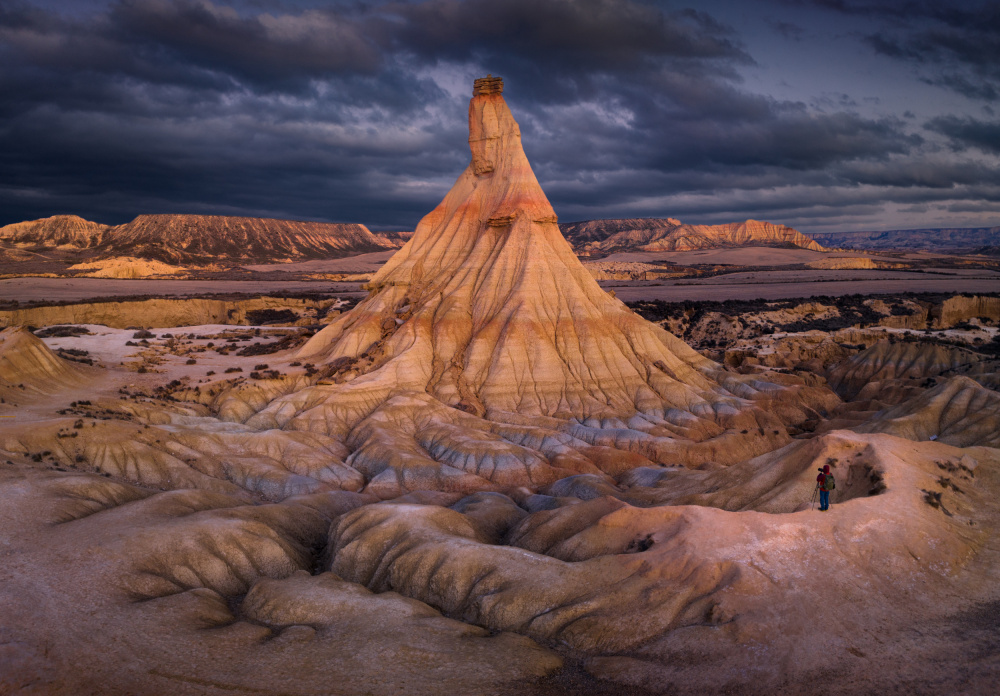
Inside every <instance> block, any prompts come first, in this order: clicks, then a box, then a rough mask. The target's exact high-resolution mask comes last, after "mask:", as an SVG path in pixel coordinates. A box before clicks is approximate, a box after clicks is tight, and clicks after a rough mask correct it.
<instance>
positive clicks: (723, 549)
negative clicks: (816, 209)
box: [0, 80, 1000, 696]
mask: <svg viewBox="0 0 1000 696" xmlns="http://www.w3.org/2000/svg"><path fill="white" fill-rule="evenodd" d="M477 91H478V92H482V94H479V95H477V96H475V97H474V98H473V100H472V103H471V105H470V146H471V148H472V154H473V157H472V164H471V165H470V167H469V169H468V170H467V171H466V172H465V173H463V174H462V176H461V177H460V178H459V180H458V182H457V183H456V185H455V187H454V189H453V190H452V191H451V192H450V193H449V194H448V196H447V197H446V198H445V200H444V201H443V202H442V204H441V205H440V206H439V207H438V208H436V209H435V210H434V211H433V212H432V213H431V214H430V215H428V216H427V217H426V218H425V219H424V220H423V221H422V222H421V224H420V225H419V226H418V229H417V232H416V233H415V234H414V236H413V238H412V239H411V240H410V241H409V242H408V243H407V244H406V245H405V246H404V247H403V248H402V249H401V250H400V251H399V252H398V253H397V254H396V256H394V257H393V258H392V259H391V260H390V261H389V263H387V264H386V266H385V267H384V268H383V269H382V270H381V271H379V273H377V274H376V275H375V277H374V278H373V279H372V281H371V283H370V288H371V289H370V295H369V297H368V298H367V299H366V300H365V301H363V302H362V303H361V304H359V305H358V306H357V307H356V308H355V309H354V310H352V311H350V312H348V313H346V314H343V315H340V316H338V317H337V318H336V319H335V320H334V321H333V322H332V323H331V324H330V325H329V326H328V327H327V328H326V329H324V330H323V331H321V332H320V333H318V334H317V335H316V336H314V337H313V338H312V340H311V341H310V342H309V343H307V344H306V345H305V346H304V347H303V348H302V349H300V350H299V351H298V352H297V353H295V354H291V353H289V352H284V353H279V354H272V355H268V356H266V358H259V359H257V358H245V359H244V360H247V361H249V362H248V363H247V364H249V365H252V364H254V363H255V362H257V360H261V361H262V362H266V363H268V364H269V367H270V368H273V369H275V370H276V372H275V373H273V374H270V373H268V372H267V369H266V368H263V367H261V368H260V370H262V371H263V373H262V374H258V376H257V377H256V378H251V377H249V376H248V375H245V374H244V376H242V377H240V376H237V377H236V378H235V379H232V380H230V379H229V377H230V376H229V375H215V376H214V377H213V378H209V377H208V376H207V373H205V372H200V373H198V374H199V375H205V379H206V380H207V381H202V380H193V379H186V378H185V379H182V378H179V377H178V378H177V379H176V380H175V381H174V382H173V383H172V384H173V385H174V386H172V387H170V388H169V389H168V390H167V391H166V392H162V391H159V392H158V391H155V390H156V389H157V388H158V387H162V386H163V385H164V383H165V382H166V380H167V378H168V377H169V376H177V375H178V374H180V373H179V370H181V369H182V368H183V367H184V364H183V357H180V358H179V359H180V361H181V362H180V364H179V365H178V366H176V367H174V368H171V369H172V370H173V371H172V372H169V373H168V374H143V375H138V374H136V373H134V372H128V371H126V368H125V367H121V366H118V365H117V362H116V361H117V359H116V360H111V359H110V356H112V355H119V356H121V357H126V356H128V355H130V353H129V349H128V348H124V349H123V348H122V347H121V343H117V344H116V345H115V347H114V351H112V350H111V349H110V348H107V349H105V351H104V352H102V353H101V355H103V356H104V357H103V358H102V361H103V362H104V363H106V364H108V367H107V368H98V367H84V366H77V365H75V364H72V363H67V362H66V361H64V360H62V359H61V358H58V357H57V356H55V355H54V354H53V352H52V351H51V350H50V349H49V348H48V347H47V346H46V344H45V343H44V342H43V341H41V340H39V339H37V338H36V337H35V336H33V335H31V334H29V333H27V332H25V331H23V330H14V329H8V330H6V331H4V332H3V333H0V379H2V380H4V381H3V382H2V384H13V382H14V381H16V379H19V378H22V377H24V376H29V377H30V379H28V378H25V382H26V384H25V389H23V390H22V389H20V388H19V387H18V386H17V385H16V384H15V385H14V386H12V387H10V388H11V389H12V390H16V391H11V392H5V394H8V393H9V394H10V395H11V396H12V397H16V399H17V400H18V401H17V403H16V404H12V403H11V401H10V399H7V398H6V397H5V401H4V402H3V403H0V415H4V416H8V415H10V416H13V418H10V419H6V418H5V419H0V549H2V554H3V558H4V562H3V563H2V564H0V616H3V621H0V667H2V668H0V693H2V694H6V693H16V694H19V696H20V695H22V694H23V695H29V694H31V695H35V694H38V695H41V694H44V695H45V696H62V695H67V696H69V695H74V696H75V695H77V694H97V693H100V694H109V695H114V696H117V695H118V694H121V695H123V696H124V695H125V694H166V693H169V694H206V695H212V696H216V695H218V694H232V693H248V694H329V693H337V694H358V695H359V696H360V695H361V694H394V693H408V694H428V695H430V694H440V693H461V694H497V695H498V696H499V695H500V694H512V693H517V694H534V693H537V694H567V693H588V692H596V693H602V691H601V690H602V689H603V692H606V693H627V689H629V688H633V687H634V688H637V689H645V690H646V692H645V693H655V694H660V693H669V694H703V693H706V692H709V693H711V692H730V693H750V694H757V693H760V694H771V693H796V694H798V693H805V694H809V693H816V694H819V693H822V694H924V693H926V694H930V693H935V694H937V693H960V692H966V693H989V692H990V690H991V689H992V688H993V686H994V683H995V675H996V674H997V670H998V669H1000V657H998V656H997V655H998V654H997V651H996V649H995V646H996V633H995V627H992V628H991V626H992V625H991V624H989V623H988V621H987V620H986V618H984V617H989V616H990V613H989V612H990V607H994V606H995V605H996V602H997V601H998V599H1000V597H998V596H997V590H996V582H995V578H996V575H997V572H998V570H1000V546H998V545H997V543H996V541H995V534H994V531H995V530H996V529H997V526H998V524H1000V504H998V502H997V501H998V500H1000V449H997V445H998V444H1000V443H997V441H996V432H997V431H998V430H1000V423H998V420H997V414H998V411H1000V405H998V404H997V393H996V392H994V391H991V390H989V389H986V388H984V387H983V386H981V385H979V384H977V383H975V382H973V381H971V380H969V379H966V378H965V377H961V376H958V377H953V376H950V373H949V372H948V370H950V369H953V367H960V366H961V364H962V359H964V357H963V356H958V357H955V356H953V355H950V354H949V355H938V354H937V353H933V352H928V351H926V348H927V346H924V347H919V346H918V347H917V349H916V353H915V354H913V355H911V354H910V353H909V352H906V351H904V352H902V353H900V354H899V355H896V354H895V353H893V352H892V351H891V350H890V351H888V352H885V353H884V354H883V353H879V352H878V351H875V352H873V353H871V354H869V355H868V356H866V358H865V359H864V360H863V361H861V362H860V363H850V361H848V362H849V363H850V364H848V365H847V366H846V367H844V368H843V369H840V368H838V367H837V366H835V365H831V370H832V371H831V375H832V374H838V375H839V374H842V375H843V376H842V377H841V378H840V381H839V382H837V386H838V388H841V389H842V391H843V393H844V394H845V395H848V394H853V393H854V392H855V391H857V392H858V393H860V391H863V390H864V386H863V385H861V383H862V382H867V383H872V382H877V381H891V380H915V379H926V378H927V376H928V375H929V374H930V373H931V372H934V373H935V374H936V375H937V376H938V377H939V378H941V379H942V380H943V381H942V383H941V384H939V385H938V386H937V387H935V388H933V389H930V390H927V391H924V392H923V393H921V394H920V395H918V396H917V397H916V398H915V399H910V400H907V401H905V402H904V403H901V404H899V405H898V406H895V407H891V408H889V409H886V410H883V411H881V412H878V413H867V414H866V415H859V414H860V413H861V411H850V409H851V408H853V407H854V406H855V405H857V404H858V403H860V402H851V403H848V404H845V403H842V402H841V400H840V399H839V398H838V397H837V396H836V395H835V394H834V393H833V392H832V391H831V390H830V389H829V387H828V386H826V384H825V383H824V382H823V380H822V378H820V377H818V376H816V375H815V374H812V375H808V376H804V375H801V374H791V373H788V374H782V373H780V372H776V371H773V370H769V369H767V368H760V369H759V370H758V371H755V372H748V373H747V374H738V373H735V372H731V371H726V370H724V369H723V368H722V366H720V365H718V364H716V363H713V362H711V361H709V360H707V359H705V358H703V357H701V356H700V355H699V354H697V353H695V352H694V351H693V350H691V349H690V348H689V347H688V346H686V345H685V344H684V343H683V342H681V341H679V340H678V339H676V338H674V337H673V336H671V335H670V334H669V333H667V332H665V331H663V330H662V329H659V328H658V327H656V326H654V325H652V324H649V323H647V322H645V321H643V320H642V319H640V318H639V317H637V316H636V315H634V314H632V313H631V312H630V311H628V310H627V308H625V307H624V306H623V305H622V304H621V303H620V302H618V301H617V300H615V299H613V298H612V297H610V296H609V295H607V294H606V293H604V292H603V291H602V290H601V289H600V288H599V287H598V286H597V284H596V282H595V281H594V280H593V278H592V277H591V276H590V275H589V273H588V272H587V271H586V270H585V269H584V268H583V266H582V265H581V264H580V263H579V262H578V261H577V259H576V258H575V256H574V255H573V254H572V252H571V250H570V248H569V245H568V244H567V243H566V241H565V240H564V239H563V237H562V236H561V235H560V234H559V232H558V229H557V227H556V225H555V216H554V215H553V214H552V210H551V208H550V206H549V205H548V202H547V201H546V199H545V197H544V194H543V193H542V192H541V190H540V188H539V187H538V184H537V182H536V181H535V178H534V176H533V174H532V173H531V170H530V167H529V166H528V164H527V161H526V160H525V158H524V155H523V152H522V150H521V147H520V139H519V135H518V132H517V125H516V123H514V121H513V118H512V117H511V116H510V113H509V111H508V110H507V108H506V105H505V104H504V102H503V99H502V97H501V96H500V95H499V93H497V89H496V82H495V81H490V80H487V81H484V82H482V83H479V84H477ZM161 309H162V308H161ZM827 310H828V308H827V307H826V306H825V305H819V304H816V305H814V306H812V307H809V308H806V309H804V310H802V311H809V312H812V313H813V314H816V313H817V312H825V311H827ZM163 311H166V310H165V309H164V310H163ZM94 328H96V327H94ZM206 330H207V329H200V330H199V333H203V332H204V331H206ZM127 336H128V333H127V332H123V334H122V335H121V336H119V337H118V339H116V340H122V339H123V338H124V337H127ZM113 339H115V336H111V335H108V336H104V335H93V336H88V335H83V336H80V337H79V338H76V339H65V338H63V339H51V340H53V341H55V340H59V341H60V344H61V345H65V343H62V342H67V343H68V341H69V340H73V342H74V343H73V345H75V346H78V347H79V348H81V349H87V348H88V347H90V348H93V349H95V353H96V347H97V346H98V345H104V344H107V343H108V342H109V341H112V340H113ZM162 340H163V339H159V338H158V339H153V341H154V343H155V342H158V341H159V342H162ZM205 340H207V339H205ZM88 341H93V343H88ZM157 345H159V343H158V344H157ZM907 345H909V344H907ZM131 350H132V351H135V353H136V354H139V355H141V354H142V353H143V352H144V351H147V349H146V348H143V347H141V346H135V347H132V348H131ZM150 350H151V349H150ZM880 350H882V349H880ZM907 350H909V349H907ZM116 351H120V352H116ZM878 356H881V357H878ZM832 359H833V358H832V357H831V360H832ZM293 362H295V363H303V364H302V365H292V364H291V363H293ZM939 366H948V367H946V368H944V369H939ZM198 367H201V365H198ZM911 368H912V369H911ZM202 369H204V368H202ZM837 370H839V372H838V371H837ZM935 371H936V372H935ZM178 385H179V386H178ZM858 387H860V389H858ZM5 388H6V387H5ZM30 390H33V391H31V392H30V393H29V391H30ZM158 395H159V396H160V397H163V398H155V397H156V396H158ZM81 399H83V400H85V402H80V401H79V400H81ZM71 404H75V405H71ZM860 408H865V404H864V403H862V404H860ZM841 411H844V412H845V413H848V414H849V415H851V416H852V417H854V420H853V421H851V423H850V425H851V429H840V430H833V431H830V432H824V433H823V434H819V435H813V434H812V433H807V434H806V435H805V436H804V437H805V439H799V440H794V439H792V438H791V437H789V434H788V427H786V424H787V425H788V426H789V427H790V426H791V424H802V423H803V422H805V421H812V422H820V421H821V422H823V423H830V422H831V421H829V420H828V418H829V417H834V416H837V415H838V414H839V413H840V412H841ZM859 419H860V420H859ZM932 435H934V436H935V437H936V438H937V440H938V441H937V442H928V441H927V440H928V439H929V438H930V437H931V436H932ZM824 464H829V465H830V466H831V467H832V470H833V472H834V473H835V474H836V476H837V481H838V485H837V490H836V491H835V492H834V493H833V501H834V506H833V508H832V509H831V511H829V512H819V511H817V510H815V509H814V508H813V507H812V506H811V505H810V496H811V495H812V493H813V488H814V486H815V476H816V469H817V467H819V466H822V465H824ZM817 665H821V666H822V670H821V671H820V672H817ZM565 673H568V674H569V675H570V677H571V681H570V682H563V681H560V679H562V676H560V675H563V674H565ZM818 675H819V677H821V678H818ZM553 680H554V681H553ZM640 693H643V692H640Z"/></svg>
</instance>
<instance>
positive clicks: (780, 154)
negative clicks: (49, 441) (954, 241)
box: [0, 0, 1000, 232]
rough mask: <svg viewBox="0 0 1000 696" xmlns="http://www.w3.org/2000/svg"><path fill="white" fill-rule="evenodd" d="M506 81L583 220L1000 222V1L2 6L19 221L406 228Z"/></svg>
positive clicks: (1, 99) (5, 142)
mask: <svg viewBox="0 0 1000 696" xmlns="http://www.w3.org/2000/svg"><path fill="white" fill-rule="evenodd" d="M948 5H950V6H951V8H949V7H947V6H948ZM487 73H492V74H494V75H500V76H502V77H503V78H504V82H505V97H506V99H507V102H508V104H509V105H510V107H511V109H512V110H513V112H514V116H515V118H517V119H518V121H519V122H520V124H521V131H522V139H523V141H524V147H525V151H526V152H527V154H528V157H529V159H530V160H531V162H532V164H533V166H534V168H535V172H536V174H537V175H538V178H539V180H540V181H541V183H542V186H543V187H544V189H545V191H546V193H547V194H548V196H549V198H550V200H551V201H552V203H553V206H554V207H555V209H556V212H557V213H558V214H559V217H560V220H563V221H573V220H585V219H593V218H601V217H640V216H642V217H645V216H658V217H666V216H671V217H678V218H680V219H682V220H684V221H685V222H697V223H715V222H726V221H733V220H742V219H746V218H756V219H763V220H770V221H773V222H781V223H785V224H789V225H792V226H794V227H796V228H798V229H800V230H802V231H804V232H810V231H815V232H820V231H834V230H850V229H898V228H909V227H939V226H954V227H971V226H988V225H1000V3H997V2H996V1H995V0H990V1H985V2H980V1H978V0H968V1H964V2H957V3H956V2H951V3H945V2H940V1H934V0H914V1H898V2H897V1H891V0H761V1H758V2H755V1H753V0H742V1H737V0H700V1H699V2H684V1H683V0H679V1H678V2H659V1H656V2H652V1H648V2H647V1H644V0H394V1H386V2H382V1H381V0H372V1H362V0H344V1H339V2H338V1H329V0H327V1H320V0H0V224H6V223H9V222H15V221H18V220H24V219H31V218H37V217H43V216H47V215H53V214H59V213H76V214H79V215H82V216H84V217H87V218H89V219H92V220H97V221H100V222H107V223H118V222H124V221H127V220H129V219H131V218H132V217H134V216H135V215H137V214H140V213H160V212H183V213H204V214H237V215H262V216H269V217H281V218H295V219H308V220H328V221H350V222H363V223H366V224H368V225H370V226H371V227H373V228H375V229H412V227H413V226H414V225H415V224H416V222H417V220H419V219H420V217H421V216H422V215H423V214H424V213H426V212H428V211H429V210H430V209H431V208H432V207H433V206H434V205H436V204H437V202H438V201H439V200H440V199H441V197H442V196H443V195H444V193H445V192H447V190H448V189H449V188H450V187H451V185H452V183H453V182H454V180H455V178H456V177H457V176H458V174H459V173H460V172H461V171H462V169H464V168H465V166H466V165H467V164H468V160H469V151H468V145H467V137H468V132H467V121H466V113H467V104H468V99H469V97H470V95H471V85H472V80H473V79H474V78H475V77H480V76H484V75H486V74H487Z"/></svg>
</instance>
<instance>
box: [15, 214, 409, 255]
mask: <svg viewBox="0 0 1000 696" xmlns="http://www.w3.org/2000/svg"><path fill="white" fill-rule="evenodd" d="M0 245H7V246H11V247H22V248H33V249H52V248H58V247H63V250H64V251H67V252H72V251H75V252H78V253H83V252H86V254H85V258H86V259H88V260H107V259H111V258H114V257H117V256H130V257H139V258H143V259H153V260H156V261H160V262H164V263H168V264H210V263H214V262H220V261H223V262H224V261H230V262H258V263H260V262H270V263H280V262H283V261H299V260H307V259H322V258H336V257H341V256H352V255H356V254H363V253H366V252H372V251H384V250H386V249H393V248H396V246H398V244H397V243H396V242H393V241H390V240H389V239H387V238H386V237H382V236H378V235H375V234H372V232H371V231H369V230H368V228H367V227H365V226H364V225H359V224H335V223H325V222H300V221H295V220H272V219H267V218H248V217H231V216H220V215H140V216H138V217H137V218H135V219H134V220H132V221H131V222H128V223H126V224H124V225H116V226H107V225H99V224H97V223H92V222H88V221H86V220H83V219H82V218H78V217H75V216H57V217H53V218H45V219H43V220H34V221H31V222H24V223H16V224H13V225H7V226H6V227H2V228H0Z"/></svg>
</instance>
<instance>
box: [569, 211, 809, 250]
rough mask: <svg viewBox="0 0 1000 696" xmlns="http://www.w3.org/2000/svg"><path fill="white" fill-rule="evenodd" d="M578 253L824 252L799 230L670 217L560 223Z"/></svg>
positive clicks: (768, 223) (770, 225) (752, 221)
mask: <svg viewBox="0 0 1000 696" xmlns="http://www.w3.org/2000/svg"><path fill="white" fill-rule="evenodd" d="M560 229H561V230H562V232H563V234H564V235H565V236H566V238H567V239H568V240H569V241H570V243H571V244H573V246H574V247H575V248H576V249H577V251H579V252H588V253H594V252H601V253H612V252H616V251H626V250H638V251H691V250H693V249H717V248H720V247H739V246H796V247H802V248H804V249H811V250H813V251H823V247H822V246H820V245H819V244H818V243H817V242H816V241H814V240H812V239H810V238H809V237H807V236H805V235H804V234H802V233H801V232H799V231H798V230H794V229H792V228H791V227H787V226H785V225H775V224H772V223H770V222H760V221H758V220H746V221H745V222H732V223H727V224H724V225H685V224H683V223H681V222H680V221H679V220H675V219H673V218H667V219H656V218H651V219H630V220H590V221H588V222H573V223H567V224H563V225H561V226H560Z"/></svg>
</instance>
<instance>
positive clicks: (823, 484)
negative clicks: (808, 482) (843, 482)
mask: <svg viewBox="0 0 1000 696" xmlns="http://www.w3.org/2000/svg"><path fill="white" fill-rule="evenodd" d="M818 471H819V476H817V477H816V488H818V489H819V509H820V512H826V511H827V510H829V509H830V491H832V490H833V489H834V488H836V487H837V483H836V481H835V480H834V478H833V474H831V473H830V465H829V464H825V465H824V466H823V468H822V469H819V470H818Z"/></svg>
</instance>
